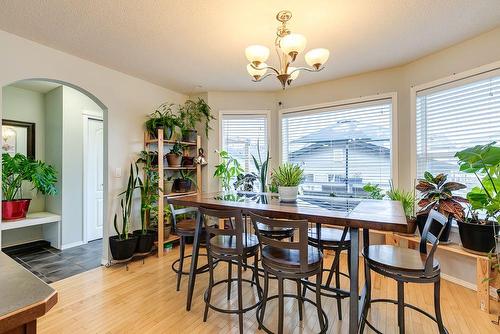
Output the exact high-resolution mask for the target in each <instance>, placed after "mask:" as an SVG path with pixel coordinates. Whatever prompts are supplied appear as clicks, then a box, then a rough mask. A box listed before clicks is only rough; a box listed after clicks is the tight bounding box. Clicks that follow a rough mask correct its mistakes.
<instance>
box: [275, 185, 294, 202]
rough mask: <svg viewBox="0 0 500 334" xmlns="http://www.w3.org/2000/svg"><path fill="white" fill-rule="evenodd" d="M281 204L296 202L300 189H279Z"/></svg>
mask: <svg viewBox="0 0 500 334" xmlns="http://www.w3.org/2000/svg"><path fill="white" fill-rule="evenodd" d="M278 193H279V195H280V201H281V202H295V201H296V200H297V195H298V193H299V187H298V186H295V187H281V186H279V187H278Z"/></svg>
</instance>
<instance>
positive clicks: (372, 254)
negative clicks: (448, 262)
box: [360, 210, 448, 334]
mask: <svg viewBox="0 0 500 334" xmlns="http://www.w3.org/2000/svg"><path fill="white" fill-rule="evenodd" d="M433 221H436V222H438V223H439V224H441V230H440V232H439V234H438V235H434V234H432V233H431V231H430V227H431V225H432V223H433ZM447 221H448V218H446V217H445V216H443V215H442V214H440V213H439V212H437V211H435V210H431V211H430V212H429V217H428V218H427V221H426V223H425V227H424V231H423V233H422V238H421V240H420V247H419V250H418V251H417V250H413V249H408V248H402V247H397V246H391V245H371V246H368V247H366V248H365V249H363V256H364V258H365V272H366V287H367V294H366V302H365V306H364V308H363V312H362V319H361V326H360V332H361V333H362V332H363V330H364V326H365V324H366V325H368V327H370V328H371V329H372V330H374V331H375V332H376V333H381V332H380V331H379V330H377V329H376V328H375V327H373V325H372V324H370V323H369V322H368V320H367V319H366V318H367V315H368V311H369V309H370V305H371V303H377V302H386V303H393V304H397V305H398V326H399V333H404V332H405V314H404V309H405V307H408V308H410V309H413V310H415V311H418V312H420V313H422V314H423V315H425V316H427V317H428V318H430V319H431V320H433V321H434V322H436V323H437V325H438V329H439V333H441V334H443V333H448V331H447V330H446V328H445V327H444V325H443V319H442V317H441V306H440V282H441V276H440V266H439V262H438V261H437V260H436V259H434V253H435V252H436V248H437V245H438V244H439V236H440V235H441V233H443V230H444V227H445V226H446V222H447ZM428 242H429V243H431V244H432V247H431V250H430V252H429V253H427V243H428ZM370 270H373V271H374V272H376V273H379V274H380V275H383V276H385V277H389V278H392V279H394V280H396V282H397V284H398V299H397V300H392V299H373V300H372V299H371V275H370ZM409 282H411V283H433V284H434V312H435V315H436V316H435V317H433V316H432V315H431V314H429V313H428V312H426V311H424V310H422V309H420V308H418V307H416V306H414V305H411V304H407V303H405V302H404V283H409Z"/></svg>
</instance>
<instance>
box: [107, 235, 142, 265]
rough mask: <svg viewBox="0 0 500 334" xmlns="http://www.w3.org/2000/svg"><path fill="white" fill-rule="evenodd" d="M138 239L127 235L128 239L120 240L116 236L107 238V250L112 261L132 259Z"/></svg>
mask: <svg viewBox="0 0 500 334" xmlns="http://www.w3.org/2000/svg"><path fill="white" fill-rule="evenodd" d="M137 240H138V238H137V237H136V236H134V235H129V237H128V239H123V240H120V239H119V238H118V236H117V235H115V236H112V237H109V248H110V249H111V255H112V256H113V260H116V261H123V260H128V259H130V258H132V256H133V255H134V252H135V249H136V247H137Z"/></svg>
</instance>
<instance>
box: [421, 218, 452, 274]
mask: <svg viewBox="0 0 500 334" xmlns="http://www.w3.org/2000/svg"><path fill="white" fill-rule="evenodd" d="M433 222H437V223H439V224H440V225H441V226H440V227H441V228H440V229H439V233H438V235H435V234H434V233H433V232H432V231H431V226H432V225H433ZM447 222H448V218H447V217H446V216H444V215H443V214H441V213H439V212H437V211H436V210H431V211H429V216H428V217H427V221H426V222H425V226H424V230H423V232H422V236H421V239H420V247H419V250H420V253H422V254H427V259H426V260H425V272H426V273H428V274H430V273H432V270H433V266H434V253H435V252H436V248H437V246H438V245H439V237H440V236H441V234H442V233H443V231H444V229H445V227H446V223H447ZM427 243H430V244H432V247H431V251H430V252H429V253H427Z"/></svg>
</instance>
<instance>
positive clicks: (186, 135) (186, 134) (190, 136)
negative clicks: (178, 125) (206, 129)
mask: <svg viewBox="0 0 500 334" xmlns="http://www.w3.org/2000/svg"><path fill="white" fill-rule="evenodd" d="M196 135H197V131H196V130H184V131H183V132H182V140H183V141H187V142H190V143H195V142H196Z"/></svg>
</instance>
